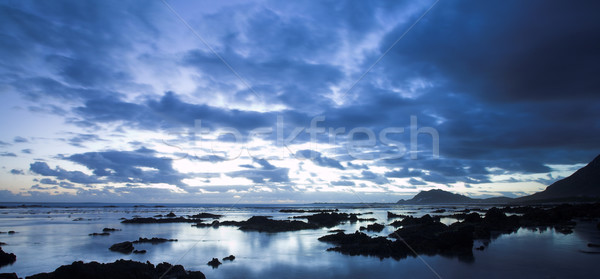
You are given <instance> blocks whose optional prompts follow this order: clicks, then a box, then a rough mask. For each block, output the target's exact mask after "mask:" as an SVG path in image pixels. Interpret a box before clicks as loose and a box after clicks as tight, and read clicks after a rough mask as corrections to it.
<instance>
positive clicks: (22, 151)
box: [21, 148, 33, 154]
mask: <svg viewBox="0 0 600 279" xmlns="http://www.w3.org/2000/svg"><path fill="white" fill-rule="evenodd" d="M21 153H24V154H31V153H33V151H32V150H31V149H29V148H26V149H21Z"/></svg>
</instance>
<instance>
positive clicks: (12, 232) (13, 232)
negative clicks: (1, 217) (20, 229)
mask: <svg viewBox="0 0 600 279" xmlns="http://www.w3.org/2000/svg"><path fill="white" fill-rule="evenodd" d="M15 233H17V232H15V231H8V234H15Z"/></svg>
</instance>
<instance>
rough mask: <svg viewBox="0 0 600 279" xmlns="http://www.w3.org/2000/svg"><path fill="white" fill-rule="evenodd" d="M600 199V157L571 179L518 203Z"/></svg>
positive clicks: (567, 178) (521, 198) (521, 199)
mask: <svg viewBox="0 0 600 279" xmlns="http://www.w3.org/2000/svg"><path fill="white" fill-rule="evenodd" d="M582 198H597V199H600V155H598V156H597V157H596V158H595V159H594V160H592V161H591V162H590V163H588V164H587V165H586V166H585V167H583V168H580V169H579V170H577V171H576V172H575V173H573V174H571V175H570V176H569V177H566V178H563V179H561V180H559V181H556V182H554V183H552V185H550V186H548V187H547V188H546V190H544V191H542V192H539V193H535V194H533V195H529V196H525V197H520V198H518V199H516V201H518V202H530V201H541V200H558V199H562V200H564V199H582Z"/></svg>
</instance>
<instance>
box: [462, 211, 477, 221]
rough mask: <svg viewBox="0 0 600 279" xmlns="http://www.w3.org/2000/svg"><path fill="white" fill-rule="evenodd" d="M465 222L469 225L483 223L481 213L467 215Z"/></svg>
mask: <svg viewBox="0 0 600 279" xmlns="http://www.w3.org/2000/svg"><path fill="white" fill-rule="evenodd" d="M464 221H465V222H467V223H479V222H481V216H479V213H475V212H473V213H469V214H467V215H465V220H464Z"/></svg>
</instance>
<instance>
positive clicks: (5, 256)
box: [0, 247, 17, 266]
mask: <svg viewBox="0 0 600 279" xmlns="http://www.w3.org/2000/svg"><path fill="white" fill-rule="evenodd" d="M16 260H17V256H15V254H13V253H6V252H4V250H2V248H1V247H0V266H4V265H8V264H12V263H14V262H15V261H16Z"/></svg>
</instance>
